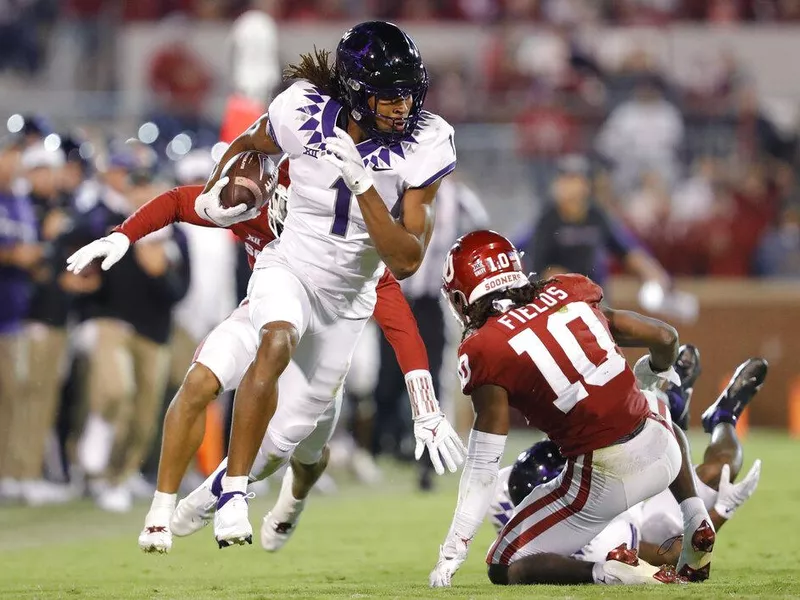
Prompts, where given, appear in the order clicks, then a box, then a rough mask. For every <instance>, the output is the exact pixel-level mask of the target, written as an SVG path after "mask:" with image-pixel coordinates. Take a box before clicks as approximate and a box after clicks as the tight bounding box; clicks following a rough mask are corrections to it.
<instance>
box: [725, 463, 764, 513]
mask: <svg viewBox="0 0 800 600" xmlns="http://www.w3.org/2000/svg"><path fill="white" fill-rule="evenodd" d="M760 478H761V460H756V461H755V462H754V463H753V466H752V467H750V470H749V471H748V472H747V475H746V476H745V477H744V479H742V480H741V481H739V482H738V483H731V468H730V466H728V465H727V464H725V465H723V466H722V471H721V472H720V474H719V493H718V494H717V501H716V503H715V504H714V510H715V511H716V512H717V514H718V515H719V516H720V517H722V518H723V519H730V518H731V517H732V516H733V513H735V512H736V510H737V509H738V508H739V507H740V506H741V505H742V504H744V503H745V502H746V501H747V500H748V499H749V498H750V496H752V495H753V492H755V491H756V488H757V487H758V480H759V479H760Z"/></svg>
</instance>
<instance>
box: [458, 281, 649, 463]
mask: <svg viewBox="0 0 800 600" xmlns="http://www.w3.org/2000/svg"><path fill="white" fill-rule="evenodd" d="M602 299H603V292H602V290H601V289H600V288H599V287H598V286H597V285H596V284H595V283H593V282H592V281H590V280H589V279H587V278H586V277H584V276H583V275H559V276H558V277H556V278H555V280H554V281H553V283H551V284H549V285H548V286H546V288H545V289H544V290H543V292H542V293H541V294H540V295H539V296H538V297H537V298H536V300H534V301H533V302H531V303H530V304H527V305H525V306H521V307H518V308H515V309H513V310H510V311H508V312H506V313H504V314H503V315H499V316H495V317H491V318H490V319H489V320H488V321H487V322H486V324H485V325H484V326H483V327H481V328H480V329H478V330H477V331H475V332H474V333H472V334H471V335H470V336H469V337H467V338H466V339H465V340H464V341H463V342H462V343H461V347H460V348H459V352H458V354H459V364H458V373H459V378H460V379H461V387H462V390H463V391H464V393H465V394H467V395H469V394H471V393H472V391H473V390H475V389H477V388H479V387H481V386H482V385H497V386H499V387H502V388H504V389H505V390H506V391H507V392H508V397H509V403H510V404H511V406H513V407H514V408H516V409H517V410H519V411H520V412H521V413H522V414H523V415H524V416H525V418H526V419H527V421H528V424H529V425H531V426H532V427H536V428H537V429H540V430H541V431H543V432H544V433H546V434H547V435H548V436H549V437H550V439H551V440H553V441H554V442H555V443H556V444H558V446H559V448H561V452H562V454H564V456H567V457H571V456H577V455H580V454H585V453H587V452H591V451H592V450H597V449H599V448H604V447H606V446H609V445H610V444H612V443H614V442H615V441H617V440H618V439H620V438H621V437H623V436H625V435H627V434H629V433H631V432H632V431H633V430H634V429H635V428H636V426H637V425H638V424H639V423H641V421H642V419H644V418H645V417H646V416H647V415H648V414H649V412H650V410H649V408H648V404H647V400H646V399H645V397H644V395H643V394H642V393H641V391H640V390H639V388H638V387H637V385H636V378H635V377H634V374H633V371H632V370H631V369H630V367H628V364H627V362H626V361H625V358H624V357H623V356H622V354H621V353H620V352H619V350H618V348H617V346H616V344H615V343H614V340H613V339H612V337H611V333H610V332H609V329H608V321H607V320H606V318H605V316H604V315H603V313H602V312H601V310H600V301H601V300H602Z"/></svg>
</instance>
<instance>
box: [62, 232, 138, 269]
mask: <svg viewBox="0 0 800 600" xmlns="http://www.w3.org/2000/svg"><path fill="white" fill-rule="evenodd" d="M130 245H131V241H130V240H129V239H128V236H126V235H125V234H124V233H120V232H119V231H115V232H114V233H112V234H110V235H107V236H106V237H103V238H100V239H99V240H95V241H93V242H92V243H90V244H87V245H85V246H84V247H83V248H81V249H80V250H78V251H77V252H75V253H74V254H73V255H72V256H70V257H69V258H68V259H67V271H72V272H73V273H75V274H76V275H77V274H78V273H80V272H81V271H83V270H84V269H85V268H86V267H87V266H89V264H90V263H91V262H92V261H93V260H96V259H98V258H102V259H103V262H102V263H100V268H101V269H103V271H108V270H109V269H110V268H111V267H112V266H114V265H115V264H116V263H117V262H119V260H120V259H121V258H122V257H123V256H125V253H126V252H127V251H128V248H129V247H130Z"/></svg>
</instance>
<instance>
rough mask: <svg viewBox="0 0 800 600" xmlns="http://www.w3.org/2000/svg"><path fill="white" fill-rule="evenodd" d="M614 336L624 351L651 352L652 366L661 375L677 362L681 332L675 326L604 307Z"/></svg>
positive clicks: (633, 313)
mask: <svg viewBox="0 0 800 600" xmlns="http://www.w3.org/2000/svg"><path fill="white" fill-rule="evenodd" d="M602 311H603V314H604V315H605V317H606V319H608V325H609V328H610V330H611V336H612V337H613V338H614V341H615V342H616V343H617V344H618V345H619V346H622V347H628V348H641V347H644V348H648V349H649V350H650V366H651V367H652V369H653V371H655V372H657V373H659V372H663V371H667V370H669V369H670V368H671V367H672V365H673V363H674V362H675V359H676V358H678V343H679V341H678V332H677V331H676V330H675V328H674V327H673V326H672V325H669V324H668V323H665V322H664V321H660V320H658V319H653V318H651V317H645V316H644V315H640V314H639V313H637V312H633V311H630V310H614V309H611V308H608V307H605V306H604V307H602Z"/></svg>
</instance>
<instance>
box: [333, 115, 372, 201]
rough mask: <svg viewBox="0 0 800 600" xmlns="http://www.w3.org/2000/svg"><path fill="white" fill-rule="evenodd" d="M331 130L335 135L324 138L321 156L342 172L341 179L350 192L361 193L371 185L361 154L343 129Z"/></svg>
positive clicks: (370, 178)
mask: <svg viewBox="0 0 800 600" xmlns="http://www.w3.org/2000/svg"><path fill="white" fill-rule="evenodd" d="M333 132H334V133H335V134H336V137H329V138H326V139H325V152H324V153H323V154H322V158H324V159H325V160H327V161H328V162H329V163H331V164H332V165H333V166H335V167H336V168H337V169H339V170H340V171H341V172H342V179H344V183H345V185H347V187H348V188H350V191H351V192H353V193H354V194H355V195H356V196H358V195H360V194H363V193H364V192H366V191H367V190H368V189H369V188H371V187H372V177H371V176H370V174H369V172H368V171H367V170H366V169H365V168H364V163H363V162H362V161H361V154H360V153H359V152H358V148H356V145H355V142H353V138H351V137H350V136H349V135H347V133H346V132H345V131H344V130H343V129H340V128H339V127H334V128H333Z"/></svg>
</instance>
